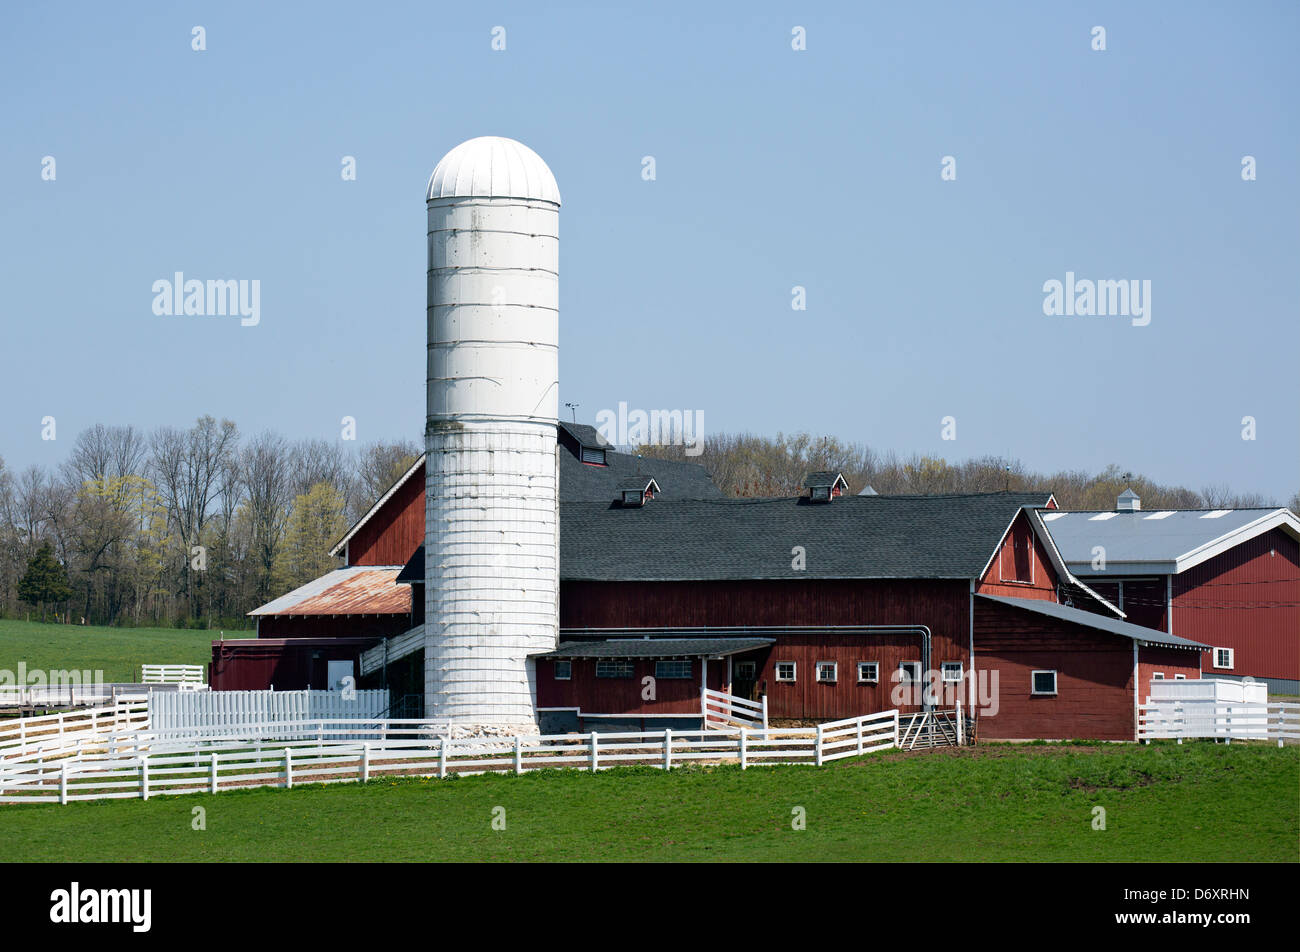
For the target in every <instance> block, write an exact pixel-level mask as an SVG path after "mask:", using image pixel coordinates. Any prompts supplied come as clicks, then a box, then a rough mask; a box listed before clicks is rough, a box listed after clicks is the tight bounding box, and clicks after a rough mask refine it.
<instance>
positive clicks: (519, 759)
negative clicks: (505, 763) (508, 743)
mask: <svg viewBox="0 0 1300 952" xmlns="http://www.w3.org/2000/svg"><path fill="white" fill-rule="evenodd" d="M523 772H524V739H523V738H522V737H520V736H519V735H518V734H516V735H515V776H518V775H519V774H521V773H523Z"/></svg>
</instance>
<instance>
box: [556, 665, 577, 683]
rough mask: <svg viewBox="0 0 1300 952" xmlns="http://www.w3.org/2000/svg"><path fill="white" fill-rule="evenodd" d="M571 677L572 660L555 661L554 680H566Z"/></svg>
mask: <svg viewBox="0 0 1300 952" xmlns="http://www.w3.org/2000/svg"><path fill="white" fill-rule="evenodd" d="M572 677H573V662H572V661H557V662H555V680H557V681H568V680H569V679H571V678H572Z"/></svg>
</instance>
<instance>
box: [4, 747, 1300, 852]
mask: <svg viewBox="0 0 1300 952" xmlns="http://www.w3.org/2000/svg"><path fill="white" fill-rule="evenodd" d="M1298 785H1300V748H1295V747H1288V748H1286V749H1284V750H1279V749H1277V748H1276V747H1268V746H1265V745H1247V744H1234V745H1232V746H1231V747H1228V746H1223V745H1215V744H1213V743H1208V742H1198V743H1190V744H1184V745H1182V746H1176V745H1174V744H1172V743H1170V744H1155V745H1152V746H1150V747H1139V746H1135V745H1115V744H1109V745H1107V744H1098V745H1091V746H1083V745H987V746H982V747H976V748H963V749H960V750H943V751H938V752H917V753H902V752H898V751H887V752H882V753H878V754H873V755H870V756H867V757H864V758H859V759H855V760H845V761H841V762H839V763H836V764H831V765H828V766H825V767H820V768H817V767H768V768H754V769H751V770H748V771H743V772H742V771H741V770H740V769H739V768H738V767H716V768H699V767H695V768H689V767H688V768H684V769H680V770H673V771H672V772H671V773H668V774H665V773H663V772H661V771H657V770H654V769H651V768H644V767H643V768H626V767H625V768H618V769H614V770H609V771H602V772H600V773H598V774H596V775H595V776H592V775H590V774H587V773H582V772H577V771H570V770H539V771H537V772H536V773H531V774H525V775H524V776H522V777H515V776H509V775H486V776H480V777H456V778H449V779H447V780H429V779H397V780H390V779H384V780H376V781H372V782H371V783H369V784H366V785H364V786H362V785H359V784H336V785H332V786H328V787H322V786H314V787H295V788H294V789H293V790H270V789H268V790H243V791H234V792H229V793H221V794H218V795H217V796H208V795H194V796H177V797H163V798H154V799H150V800H149V801H147V802H146V801H141V800H116V801H103V802H98V803H94V802H91V803H73V804H70V805H68V806H59V805H57V804H52V805H32V806H12V805H6V806H0V814H2V815H3V823H4V828H5V831H6V834H7V836H6V840H5V842H6V853H5V859H6V860H7V861H11V862H13V861H17V862H26V861H59V862H120V861H128V862H129V861H173V862H175V861H184V862H189V861H253V862H257V861H270V862H311V861H331V862H366V861H383V860H388V861H445V860H459V861H467V860H468V861H498V862H511V861H513V862H520V861H558V862H567V861H679V862H681V861H685V862H690V861H715V860H716V861H740V862H776V861H787V862H788V861H891V862H898V861H904V862H905V861H913V860H917V861H940V862H949V861H1025V862H1050V861H1083V862H1148V863H1149V862H1228V861H1231V862H1290V863H1294V862H1296V860H1297V858H1298V849H1297V837H1298V836H1300V815H1298V814H1300V810H1298V809H1297V804H1296V795H1295V792H1296V789H1297V786H1298ZM1099 806H1100V807H1102V808H1104V809H1105V811H1106V828H1105V830H1096V829H1094V828H1093V818H1094V808H1095V807H1099ZM195 807H203V808H204V811H205V822H206V829H205V830H194V829H193V828H192V818H193V812H192V811H193V810H194V808H195ZM498 807H500V808H504V810H505V814H504V818H505V821H506V828H505V829H504V830H494V829H493V827H492V820H493V816H494V809H495V808H498ZM796 808H802V809H803V811H804V812H805V815H806V828H805V829H803V830H796V829H793V828H792V819H793V816H794V813H793V812H792V811H794V810H795V809H796ZM498 812H499V811H498Z"/></svg>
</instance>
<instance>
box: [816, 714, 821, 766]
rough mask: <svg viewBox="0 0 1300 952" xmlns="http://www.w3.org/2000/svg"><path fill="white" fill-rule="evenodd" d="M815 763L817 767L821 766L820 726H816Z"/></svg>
mask: <svg viewBox="0 0 1300 952" xmlns="http://www.w3.org/2000/svg"><path fill="white" fill-rule="evenodd" d="M815 762H816V764H817V766H818V767H820V766H821V765H822V726H821V725H820V724H818V725H817V752H816V761H815Z"/></svg>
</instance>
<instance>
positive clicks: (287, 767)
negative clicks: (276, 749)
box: [284, 747, 293, 790]
mask: <svg viewBox="0 0 1300 952" xmlns="http://www.w3.org/2000/svg"><path fill="white" fill-rule="evenodd" d="M284 786H285V789H287V790H292V789H293V751H292V750H290V749H289V748H288V747H286V748H285V749H284Z"/></svg>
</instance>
